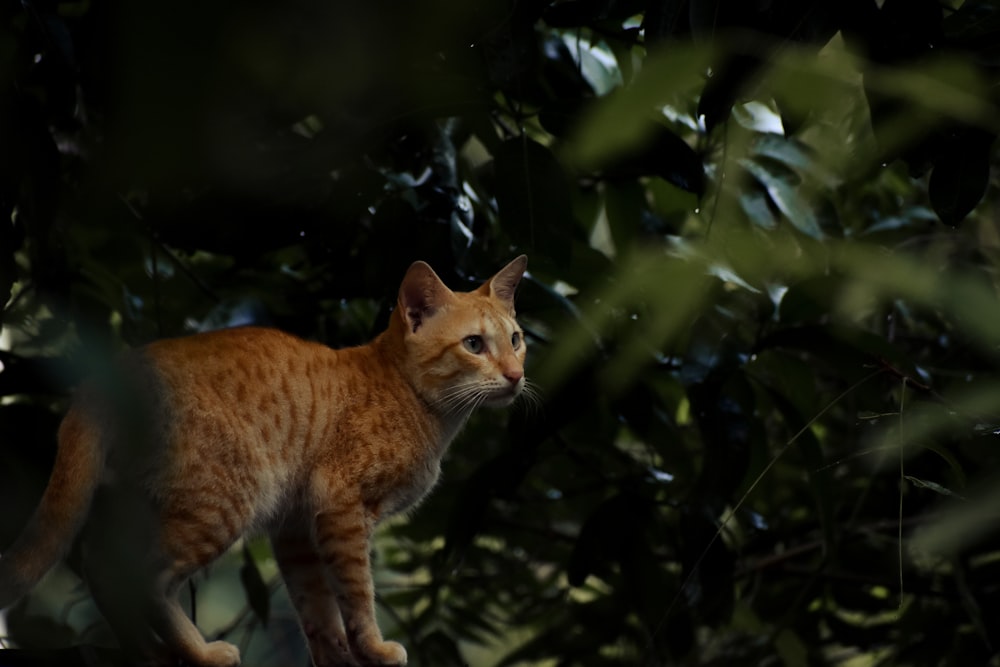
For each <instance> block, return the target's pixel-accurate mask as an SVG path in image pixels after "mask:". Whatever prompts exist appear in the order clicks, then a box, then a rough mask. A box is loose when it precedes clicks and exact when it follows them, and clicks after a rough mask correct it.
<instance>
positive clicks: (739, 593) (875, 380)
mask: <svg viewBox="0 0 1000 667" xmlns="http://www.w3.org/2000/svg"><path fill="white" fill-rule="evenodd" d="M998 44H1000V3H997V2H993V1H988V0H980V1H976V0H968V1H966V2H960V1H959V0H955V1H953V2H952V1H949V2H931V1H929V0H886V1H885V2H882V3H875V2H873V1H866V0H849V1H844V2H840V1H837V2H835V1H834V0H829V1H826V2H824V1H819V0H758V1H754V2H746V1H735V0H730V1H726V0H689V1H675V0H568V1H564V2H557V3H549V2H534V1H523V2H511V1H510V0H487V1H485V2H474V3H473V2H464V3H459V2H445V1H444V0H433V1H431V2H421V3H399V2H388V1H384V0H375V1H371V0H368V1H366V2H363V3H334V2H327V3H319V2H305V1H304V0H292V1H291V2H284V3H277V2H259V1H256V0H253V1H249V2H248V1H243V2H224V1H220V2H212V3H204V2H197V3H196V2H184V1H181V2H169V3H167V2H125V1H119V2H108V1H105V0H91V1H90V2H33V1H29V0H24V2H21V3H13V2H8V3H3V4H2V5H0V87H2V89H0V170H2V171H0V221H2V222H0V304H4V306H3V311H2V329H0V336H2V337H0V362H2V364H3V370H2V372H0V397H2V402H0V443H2V444H0V508H2V509H0V552H2V547H3V546H4V545H6V544H9V543H10V541H11V540H13V538H14V536H15V535H16V534H17V532H18V530H19V529H20V526H21V525H23V522H24V520H25V519H26V517H27V516H28V513H29V512H30V511H31V509H32V507H33V506H34V503H35V502H36V501H37V498H38V496H39V494H40V492H41V488H42V487H43V486H44V483H45V479H46V477H47V474H48V466H50V465H51V460H52V456H53V453H54V444H55V440H54V434H55V430H56V428H57V424H58V419H59V416H60V414H61V412H62V410H64V409H65V405H66V401H67V396H68V394H69V392H70V391H71V388H72V386H73V385H74V384H75V382H76V381H77V380H78V379H79V377H80V376H81V375H83V374H84V373H86V372H88V370H89V369H91V368H93V367H95V366H99V365H100V364H101V362H102V360H104V359H105V358H106V357H107V355H108V354H110V353H113V352H114V351H116V350H119V349H121V348H123V347H125V346H134V345H139V344H142V343H144V342H147V341H149V340H153V339H156V338H159V337H164V336H173V335H180V334H185V333H189V332H192V331H196V330H201V329H207V328H214V327H219V326H228V325H234V324H245V323H249V322H256V323H261V324H269V325H274V326H278V327H280V328H282V329H285V330H288V331H291V332H293V333H296V334H298V335H301V336H304V337H307V338H311V339H316V340H321V341H323V342H325V343H328V344H330V345H334V346H341V345H348V344H356V343H360V342H363V341H365V340H367V339H368V338H370V337H371V336H372V335H373V334H374V333H377V331H378V330H380V328H381V326H382V325H383V324H384V322H385V320H386V317H387V315H388V312H389V309H390V308H391V306H392V305H393V304H394V302H395V292H396V289H397V287H398V283H399V280H400V278H401V276H402V274H403V272H404V271H405V269H406V267H407V266H408V265H409V263H410V262H412V261H414V260H416V259H423V260H426V261H428V262H430V263H431V265H432V266H433V267H434V268H435V269H436V270H437V271H438V273H439V274H440V275H441V276H442V278H443V279H444V280H445V281H446V282H447V283H448V284H449V285H451V286H452V287H453V288H455V289H466V288H469V287H472V286H474V285H475V284H477V282H478V281H480V280H483V279H485V278H486V277H488V276H489V275H491V274H492V273H493V272H494V271H495V270H496V269H498V268H499V267H500V266H502V265H503V264H505V263H506V262H507V261H509V260H510V259H511V258H512V257H514V256H516V255H517V254H520V253H522V252H524V253H527V254H528V255H529V258H530V263H529V271H530V275H529V277H528V279H527V280H526V281H525V282H524V283H523V284H522V287H521V290H520V294H519V297H518V310H519V315H520V319H521V321H522V323H523V325H524V327H525V329H526V331H527V333H528V337H529V344H530V351H529V368H528V371H529V377H531V378H532V379H533V381H534V382H535V384H536V386H537V387H538V389H539V392H540V395H541V397H542V401H541V404H540V405H538V406H530V405H527V404H526V405H523V406H520V407H516V408H514V409H512V410H510V411H508V412H505V413H485V414H483V415H480V416H478V417H477V418H476V419H474V420H473V421H472V422H471V423H470V425H469V427H468V428H467V429H466V431H465V432H464V433H463V434H462V436H461V437H460V438H459V440H458V441H457V442H456V443H455V445H454V446H453V449H452V452H451V454H450V456H449V458H448V460H447V461H446V463H445V480H444V481H443V482H442V484H441V485H440V487H439V488H438V489H437V490H436V492H435V494H434V495H433V496H432V497H431V499H430V500H428V501H427V502H426V503H425V504H424V506H423V507H421V508H420V509H419V510H418V511H417V512H415V513H414V514H413V515H412V516H411V517H410V518H409V519H406V520H402V521H396V522H393V523H392V524H391V525H390V526H388V527H386V528H385V529H384V530H383V531H382V533H381V536H380V538H379V541H378V545H377V546H378V548H377V558H376V567H377V572H376V579H377V582H378V590H379V593H380V613H382V614H383V618H382V625H383V627H384V628H385V629H386V630H387V632H388V633H389V634H390V635H392V636H393V637H395V638H398V639H400V640H401V641H403V642H404V644H405V645H406V646H407V648H408V650H409V651H410V656H411V661H412V663H413V664H415V665H435V666H436V665H461V664H473V665H494V664H558V665H578V664H582V665H619V664H620V665H637V664H642V665H668V664H669V665H675V664H676V665H713V664H718V665H738V664H753V665H771V664H783V665H789V666H799V665H827V664H830V665H834V664H845V662H846V661H848V660H850V659H852V658H854V659H858V660H861V662H858V663H852V664H896V665H974V664H1000V663H998V660H1000V658H998V651H1000V632H998V627H1000V577H998V575H1000V570H998V567H1000V544H998V542H997V539H996V528H997V508H998V507H1000V494H998V493H997V492H996V491H995V490H994V487H995V482H996V475H997V463H998V442H997V435H996V433H997V432H998V429H1000V393H998V390H997V388H998V385H997V373H996V368H997V366H996V362H997V350H998V349H1000V347H998V345H997V344H998V343H1000V308H998V305H1000V304H998V303H997V285H998V283H997V278H998V276H997V268H998V258H1000V229H998V224H997V207H996V193H997V188H996V185H997V183H996V171H995V165H996V164H997V153H996V151H995V150H994V146H993V143H994V142H993V139H994V137H995V134H996V132H997V130H998V127H1000V120H998V119H1000V113H998V109H997V99H996V90H997V89H998V88H997V84H998V83H1000V75H998V73H1000V69H998V68H1000V51H998V46H997V45H998ZM75 558H76V556H75V555H74V556H71V558H70V559H69V561H68V567H66V568H60V569H59V570H58V571H57V572H55V573H54V574H53V575H52V576H50V577H49V578H48V579H46V581H45V582H44V583H43V584H42V586H40V587H39V589H38V591H37V592H36V593H35V594H33V595H32V596H30V597H29V598H28V599H27V600H26V601H25V602H23V603H21V604H19V605H18V606H17V607H15V608H13V609H12V610H11V611H9V612H8V614H7V619H6V620H7V628H8V636H7V637H6V638H5V639H4V640H3V641H4V643H6V644H9V645H16V646H19V647H22V648H23V649H37V652H33V653H14V652H9V653H6V654H5V653H0V664H6V663H5V661H7V663H9V662H11V661H13V660H15V659H17V660H22V661H23V662H22V663H21V664H41V662H42V661H43V660H44V659H46V658H48V659H50V660H52V661H54V662H61V663H62V664H66V661H72V660H77V661H79V660H81V655H83V654H80V653H78V652H76V651H75V650H73V651H69V652H65V653H57V652H54V651H55V650H56V649H60V648H66V647H73V646H79V645H92V644H97V645H105V644H108V642H109V638H108V635H107V631H106V629H105V628H104V627H103V625H102V624H101V622H100V619H99V616H98V615H97V614H96V613H95V612H94V610H93V606H92V604H91V603H90V602H89V600H88V599H87V596H86V592H85V589H83V588H81V587H80V585H79V583H78V581H77V580H76V579H75V577H74V575H73V574H72V571H73V569H74V567H75ZM189 597H190V598H192V599H195V600H197V605H196V609H195V613H196V615H197V617H198V621H199V623H201V625H202V627H203V629H204V630H205V631H206V633H207V634H209V635H210V636H213V637H216V636H225V637H227V638H228V639H230V640H232V641H235V642H237V643H239V644H241V646H242V648H243V649H244V654H245V656H246V662H247V664H251V665H265V664H289V663H291V664H305V661H306V657H305V655H304V653H303V647H302V641H301V639H300V638H299V636H298V634H297V631H296V629H295V627H294V622H293V620H292V618H291V616H290V613H289V610H288V606H287V602H286V601H285V599H284V593H283V591H282V590H281V588H280V585H279V584H278V583H277V580H276V579H275V578H274V564H273V560H272V559H271V558H270V555H269V553H268V551H267V546H266V543H264V542H262V541H260V540H255V539H251V540H248V542H247V546H246V548H245V549H244V550H242V551H241V550H239V549H238V550H236V551H235V552H234V553H233V554H232V555H231V556H229V557H227V558H226V559H224V560H223V562H221V563H220V564H218V565H217V566H216V567H214V568H212V570H211V571H210V573H209V574H207V575H205V576H200V577H199V578H198V579H197V580H196V582H195V587H194V588H193V590H192V591H191V595H190V596H189ZM98 659H99V660H102V661H108V662H111V663H113V662H115V661H116V660H117V657H116V654H115V653H114V652H106V651H101V652H99V653H98Z"/></svg>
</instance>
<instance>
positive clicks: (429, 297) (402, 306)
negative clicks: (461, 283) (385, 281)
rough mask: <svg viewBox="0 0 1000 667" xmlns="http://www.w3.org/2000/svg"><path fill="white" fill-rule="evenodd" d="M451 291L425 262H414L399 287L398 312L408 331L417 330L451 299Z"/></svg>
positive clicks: (414, 331)
mask: <svg viewBox="0 0 1000 667" xmlns="http://www.w3.org/2000/svg"><path fill="white" fill-rule="evenodd" d="M451 296H452V293H451V290H450V289H448V287H447V285H445V284H444V283H443V282H441V279H440V278H438V276H437V274H436V273H434V269H432V268H431V267H430V264H428V263H427V262H414V263H413V264H411V265H410V268H409V269H408V270H407V271H406V275H405V276H403V283H402V285H400V286H399V307H398V310H399V312H400V314H401V315H402V317H403V318H404V319H405V320H406V324H407V326H408V327H409V329H410V331H411V332H413V333H416V331H417V329H419V328H420V326H421V325H422V324H423V323H424V320H426V319H427V318H428V317H430V316H432V315H433V314H434V313H435V312H436V311H437V310H438V309H439V308H441V306H443V305H444V304H445V302H447V301H448V299H449V298H451Z"/></svg>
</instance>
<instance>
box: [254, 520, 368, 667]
mask: <svg viewBox="0 0 1000 667" xmlns="http://www.w3.org/2000/svg"><path fill="white" fill-rule="evenodd" d="M271 545H272V547H273V549H274V557H275V559H276V560H277V561H278V567H279V568H280V569H281V576H282V578H283V579H284V581H285V587H286V588H287V589H288V596H289V597H290V598H291V600H292V604H293V605H295V610H296V612H298V615H299V621H300V623H301V625H302V631H303V633H305V636H306V640H307V641H308V642H309V653H310V655H311V656H312V660H313V664H314V665H316V667H358V662H357V661H356V660H355V659H354V658H353V657H352V656H351V651H350V648H349V646H348V643H347V634H346V632H345V630H344V621H343V619H342V618H341V615H340V607H339V606H338V605H337V598H336V594H335V593H334V591H333V589H332V588H331V587H330V582H329V579H328V578H327V575H326V572H325V567H324V565H323V561H322V559H321V558H320V556H319V553H318V552H317V551H316V545H315V542H314V541H313V537H312V531H311V529H310V527H309V526H308V525H301V524H299V525H296V524H294V523H285V524H283V525H282V526H280V527H279V528H278V529H277V530H276V531H274V532H273V533H272V535H271Z"/></svg>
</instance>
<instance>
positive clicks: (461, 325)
mask: <svg viewBox="0 0 1000 667" xmlns="http://www.w3.org/2000/svg"><path fill="white" fill-rule="evenodd" d="M527 265H528V258H527V257H526V256H524V255H521V256H520V257H518V258H517V259H515V260H513V261H512V262H511V263H510V264H508V265H507V266H505V267H504V268H502V269H501V270H500V271H499V272H497V274H496V275H495V276H493V277H492V278H490V279H489V280H487V281H486V282H485V283H483V285H482V286H481V287H480V288H479V289H477V290H474V291H472V292H453V291H451V290H450V289H448V287H446V286H445V284H444V283H443V282H441V279H440V278H438V277H437V274H435V273H434V271H433V269H431V267H430V266H428V265H427V264H426V263H424V262H415V263H414V264H413V265H411V266H410V268H409V270H408V271H407V272H406V276H405V277H404V278H403V283H402V285H401V286H400V288H399V302H398V307H397V309H396V312H395V313H393V316H394V317H396V318H398V321H397V322H396V323H395V324H396V325H397V326H399V327H400V328H401V329H404V331H403V340H402V344H403V347H404V348H405V352H404V355H405V362H404V363H405V367H406V369H407V374H408V375H409V377H410V381H411V382H412V383H413V385H414V387H415V388H416V389H417V391H418V392H419V393H420V394H421V395H422V396H423V397H424V399H425V400H427V401H428V402H429V403H430V404H431V405H432V406H433V407H434V408H436V409H438V410H439V411H440V412H441V413H442V414H454V415H463V414H467V413H468V412H469V411H470V410H472V409H473V408H475V407H478V406H479V405H494V406H503V405H509V404H510V403H512V402H513V401H514V399H515V398H517V396H518V395H519V394H520V393H521V391H522V390H523V389H524V385H525V379H524V355H525V347H526V346H525V340H524V332H523V331H522V330H521V327H520V326H518V324H517V320H516V319H515V313H514V291H515V290H516V288H517V285H518V283H519V282H520V281H521V277H522V276H523V275H524V270H525V268H526V267H527Z"/></svg>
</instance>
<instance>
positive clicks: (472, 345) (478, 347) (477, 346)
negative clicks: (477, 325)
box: [462, 336, 483, 354]
mask: <svg viewBox="0 0 1000 667" xmlns="http://www.w3.org/2000/svg"><path fill="white" fill-rule="evenodd" d="M462 345H464V346H465V349H466V350H468V351H469V352H471V353H472V354H481V353H482V351H483V337H482V336H466V337H465V338H463V339H462Z"/></svg>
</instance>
